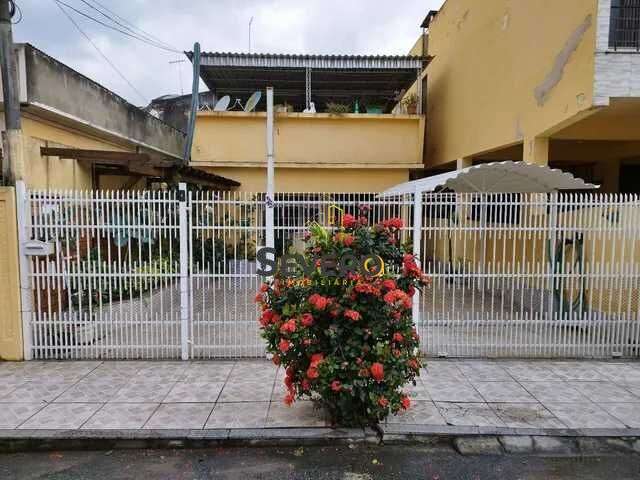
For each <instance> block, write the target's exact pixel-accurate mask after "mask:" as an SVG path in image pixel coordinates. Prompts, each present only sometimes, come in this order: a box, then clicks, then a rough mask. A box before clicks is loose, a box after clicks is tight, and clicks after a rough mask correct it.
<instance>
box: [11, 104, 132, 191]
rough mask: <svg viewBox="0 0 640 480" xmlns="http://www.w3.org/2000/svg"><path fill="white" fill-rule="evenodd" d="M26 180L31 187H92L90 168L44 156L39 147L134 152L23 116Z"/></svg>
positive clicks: (74, 162) (69, 160)
mask: <svg viewBox="0 0 640 480" xmlns="http://www.w3.org/2000/svg"><path fill="white" fill-rule="evenodd" d="M22 129H23V141H24V164H25V180H26V183H27V185H28V186H29V187H30V188H33V189H63V188H74V189H85V188H91V187H92V183H91V170H90V169H89V168H87V167H85V166H83V165H81V164H79V163H78V162H77V161H75V160H71V159H61V158H58V157H43V156H42V155H40V147H61V148H85V149H89V150H115V151H134V149H132V148H129V149H127V148H126V147H124V146H122V145H118V144H114V143H113V142H109V141H106V140H104V139H100V138H97V137H92V136H89V135H87V134H85V133H81V132H78V131H75V130H72V129H68V128H66V127H63V126H61V125H56V124H53V123H50V122H48V121H45V120H42V119H39V118H37V117H33V116H29V117H23V119H22Z"/></svg>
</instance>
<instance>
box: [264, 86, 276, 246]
mask: <svg viewBox="0 0 640 480" xmlns="http://www.w3.org/2000/svg"><path fill="white" fill-rule="evenodd" d="M274 183H275V166H274V155H273V87H267V198H266V212H265V216H266V218H265V220H266V222H265V223H266V225H265V226H266V229H267V231H266V237H267V238H266V240H267V247H269V248H274V247H275V235H274V228H275V227H274V221H273V214H274V211H273V209H274V207H275V205H274V196H275V185H274Z"/></svg>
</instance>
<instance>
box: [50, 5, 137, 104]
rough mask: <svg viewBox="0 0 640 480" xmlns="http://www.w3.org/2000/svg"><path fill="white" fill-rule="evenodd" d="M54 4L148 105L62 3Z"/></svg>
mask: <svg viewBox="0 0 640 480" xmlns="http://www.w3.org/2000/svg"><path fill="white" fill-rule="evenodd" d="M53 2H54V3H55V4H56V5H57V6H58V8H59V9H60V11H61V12H62V13H63V14H64V16H65V17H67V18H68V19H69V21H70V22H71V23H73V25H74V26H75V27H76V29H77V30H78V31H79V32H80V33H81V34H82V36H83V37H84V38H86V39H87V41H88V42H89V43H90V44H91V46H93V48H95V50H96V51H97V52H98V53H99V54H100V56H101V57H102V58H103V59H104V61H105V62H107V63H108V64H109V65H110V66H111V68H113V70H114V71H115V72H116V73H117V74H118V75H119V76H120V78H122V80H124V81H125V82H126V83H127V85H129V87H131V90H133V91H134V92H136V94H137V95H138V96H139V97H140V98H141V99H142V101H143V103H144V104H145V105H146V104H147V103H148V102H147V99H146V98H145V96H144V95H143V94H142V93H140V90H138V89H137V88H136V87H135V86H134V85H133V84H132V83H131V82H130V81H129V80H128V79H127V77H125V76H124V74H123V73H122V72H121V71H120V70H119V69H118V67H116V66H115V65H114V64H113V62H112V61H111V60H109V58H108V57H107V56H106V55H105V54H104V53H102V50H100V48H98V46H97V45H96V44H95V43H94V42H93V40H91V38H90V37H89V35H87V34H86V33H85V32H84V30H82V28H80V25H78V23H77V22H76V21H75V20H74V19H73V17H72V16H71V15H69V13H67V11H66V10H65V9H64V8H62V5H60V3H62V2H59V1H58V0H53Z"/></svg>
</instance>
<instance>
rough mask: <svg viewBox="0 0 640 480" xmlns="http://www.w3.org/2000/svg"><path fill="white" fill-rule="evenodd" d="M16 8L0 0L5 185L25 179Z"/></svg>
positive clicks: (9, 0)
mask: <svg viewBox="0 0 640 480" xmlns="http://www.w3.org/2000/svg"><path fill="white" fill-rule="evenodd" d="M13 13H15V5H14V3H13V2H12V1H11V0H0V69H1V70H2V95H3V101H4V119H5V136H4V138H3V140H4V142H3V143H4V145H3V146H4V155H3V164H2V174H3V176H4V179H5V182H7V183H11V184H13V183H14V182H15V181H16V180H22V177H23V175H22V156H23V151H22V125H21V122H20V91H19V83H18V64H17V62H16V58H15V51H14V47H13V32H12V29H11V17H12V15H13Z"/></svg>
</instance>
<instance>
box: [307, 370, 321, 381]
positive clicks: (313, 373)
mask: <svg viewBox="0 0 640 480" xmlns="http://www.w3.org/2000/svg"><path fill="white" fill-rule="evenodd" d="M319 376H320V372H318V369H317V368H316V367H309V368H308V369H307V378H310V379H311V380H314V379H316V378H318V377H319Z"/></svg>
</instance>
